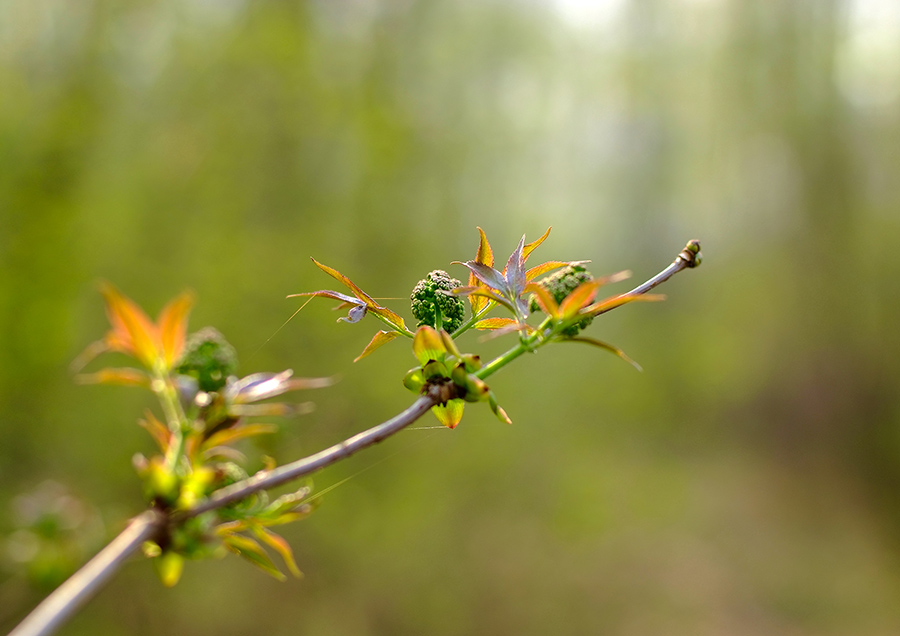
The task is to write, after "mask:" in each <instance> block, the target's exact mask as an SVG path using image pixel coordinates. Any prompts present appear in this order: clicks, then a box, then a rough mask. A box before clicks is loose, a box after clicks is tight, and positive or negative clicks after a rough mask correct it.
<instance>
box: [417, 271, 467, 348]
mask: <svg viewBox="0 0 900 636" xmlns="http://www.w3.org/2000/svg"><path fill="white" fill-rule="evenodd" d="M461 286H462V283H460V282H459V281H458V280H457V279H455V278H451V277H450V274H448V273H447V272H445V271H444V270H442V269H436V270H434V271H433V272H430V273H429V274H428V275H427V276H426V277H425V278H423V279H422V280H420V281H419V282H418V283H416V286H415V287H414V288H413V290H412V294H410V296H409V300H410V302H411V307H412V314H413V316H414V317H415V319H416V320H418V321H419V323H418V326H419V327H421V326H422V325H429V326H431V327H434V328H435V329H438V330H441V329H443V330H444V331H446V332H447V333H453V332H454V331H456V330H457V329H459V328H460V326H461V325H462V323H463V319H464V318H465V313H466V303H465V301H464V300H463V299H462V298H460V297H458V296H454V295H452V294H450V293H449V292H451V291H453V290H454V289H456V288H457V287H461ZM438 323H440V324H438Z"/></svg>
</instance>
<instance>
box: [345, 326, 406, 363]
mask: <svg viewBox="0 0 900 636" xmlns="http://www.w3.org/2000/svg"><path fill="white" fill-rule="evenodd" d="M399 335H400V334H399V333H398V332H396V331H379V332H378V333H376V334H375V335H374V336H373V337H372V340H370V341H369V344H367V345H366V348H365V349H363V350H362V353H360V354H359V355H358V356H356V358H354V360H353V361H354V362H359V361H360V360H362V359H363V358H365V357H366V356H367V355H369V354H370V353H372V352H373V351H375V350H376V349H378V348H379V347H381V346H383V345H386V344H387V343H389V342H390V341H391V340H393V339H394V338H396V337H397V336H399Z"/></svg>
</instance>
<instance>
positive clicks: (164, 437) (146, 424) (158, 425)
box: [138, 410, 171, 453]
mask: <svg viewBox="0 0 900 636" xmlns="http://www.w3.org/2000/svg"><path fill="white" fill-rule="evenodd" d="M138 424H139V425H141V426H142V427H143V428H145V429H147V432H148V433H150V437H152V438H153V441H155V442H156V445H157V446H159V450H161V451H162V452H163V453H165V452H166V451H167V450H168V448H169V439H170V437H171V433H170V432H169V429H168V428H167V427H166V425H165V424H163V423H162V422H160V421H159V420H158V419H156V416H155V415H153V413H151V412H150V411H149V410H148V411H145V412H144V419H142V420H138Z"/></svg>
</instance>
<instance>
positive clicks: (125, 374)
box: [75, 367, 150, 387]
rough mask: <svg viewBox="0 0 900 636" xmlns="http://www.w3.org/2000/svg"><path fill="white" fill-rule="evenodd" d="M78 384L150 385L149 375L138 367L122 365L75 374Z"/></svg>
mask: <svg viewBox="0 0 900 636" xmlns="http://www.w3.org/2000/svg"><path fill="white" fill-rule="evenodd" d="M75 380H76V381H77V382H78V383H79V384H121V385H124V386H142V387H149V386H150V377H149V376H148V375H147V374H146V373H144V372H143V371H141V370H140V369H131V368H128V367H123V368H119V369H112V368H110V369H100V370H99V371H97V372H96V373H82V374H80V375H77V376H75Z"/></svg>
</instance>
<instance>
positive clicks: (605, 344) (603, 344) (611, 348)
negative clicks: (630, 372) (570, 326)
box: [562, 336, 644, 371]
mask: <svg viewBox="0 0 900 636" xmlns="http://www.w3.org/2000/svg"><path fill="white" fill-rule="evenodd" d="M562 341H563V342H584V343H586V344H589V345H593V346H595V347H600V348H601V349H605V350H606V351H609V352H610V353H612V354H615V355H617V356H619V357H620V358H622V359H623V360H624V361H625V362H627V363H628V364H630V365H631V366H633V367H634V368H635V369H637V370H638V371H643V370H644V369H643V368H641V365H639V364H638V363H637V362H635V361H634V360H632V359H631V358H629V357H628V356H627V355H625V352H624V351H622V350H621V349H619V348H618V347H617V346H615V345H611V344H609V343H608V342H603V341H602V340H597V339H596V338H588V337H586V336H574V337H572V338H563V339H562Z"/></svg>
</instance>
